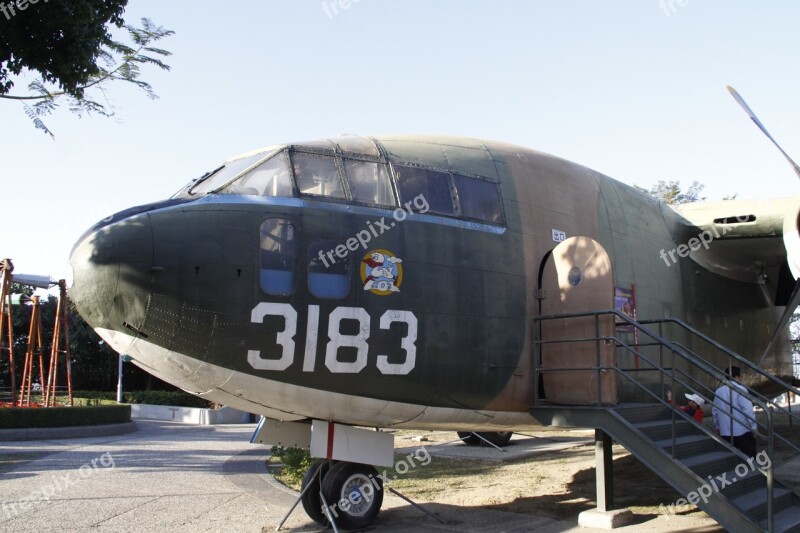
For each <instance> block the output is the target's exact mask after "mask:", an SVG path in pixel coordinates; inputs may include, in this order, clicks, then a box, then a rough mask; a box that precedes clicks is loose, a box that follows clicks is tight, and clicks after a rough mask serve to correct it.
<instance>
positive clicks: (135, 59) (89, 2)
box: [0, 0, 174, 137]
mask: <svg viewBox="0 0 800 533" xmlns="http://www.w3.org/2000/svg"><path fill="white" fill-rule="evenodd" d="M127 3H128V0H48V1H47V2H40V3H38V4H37V5H32V4H29V5H28V8H27V9H25V10H24V11H17V12H16V14H15V15H13V16H11V17H10V18H8V17H7V16H1V15H0V98H7V99H12V100H18V101H20V102H21V103H22V105H23V108H24V111H25V113H26V114H27V115H28V117H29V118H30V119H31V121H32V122H33V124H34V127H36V128H37V129H39V130H42V131H43V132H45V133H47V134H49V135H50V136H51V137H52V136H53V133H52V132H51V131H50V130H49V129H48V128H47V126H46V125H45V124H44V122H43V121H42V118H41V117H43V116H45V115H48V114H50V113H52V112H53V111H54V110H55V109H56V108H57V107H58V106H59V105H60V102H61V101H62V100H66V102H67V106H68V108H69V110H70V111H72V112H73V113H76V114H77V115H79V116H81V115H83V114H84V113H85V114H87V115H91V114H92V113H96V114H99V115H102V116H112V115H114V107H113V105H111V104H110V103H109V100H108V99H107V95H106V92H105V90H106V87H107V85H108V83H110V82H112V81H120V82H125V83H130V84H132V85H134V86H136V87H138V88H139V89H141V90H143V91H144V92H145V93H146V94H147V96H148V97H150V98H157V96H156V94H155V93H154V92H153V89H152V87H151V86H150V84H149V83H147V82H145V81H143V80H142V79H141V68H142V67H143V66H145V65H153V66H155V67H158V68H160V69H163V70H169V68H170V67H169V65H167V64H166V63H164V62H163V58H166V57H168V56H169V55H171V54H170V52H169V51H167V50H165V49H163V48H157V47H155V46H154V44H155V43H156V42H157V41H159V40H161V39H163V38H165V37H168V36H170V35H172V34H173V33H174V32H172V31H170V30H167V29H165V28H162V27H160V26H156V25H155V24H153V23H152V22H151V21H150V20H148V19H146V18H143V19H142V20H141V27H135V26H131V25H127V24H125V21H124V20H123V18H122V14H123V12H124V9H125V6H126V4H127ZM12 4H13V3H12ZM7 7H8V6H7ZM110 25H113V26H116V27H117V28H122V27H124V28H125V29H126V30H127V32H128V42H127V43H123V42H120V41H116V40H114V39H112V37H111V34H110V33H109V26H110ZM25 71H30V72H33V73H36V74H38V75H39V76H40V77H39V78H37V79H35V80H34V81H32V82H31V83H30V84H29V85H28V94H15V95H12V94H9V92H10V91H11V89H12V88H13V87H14V80H13V79H12V77H13V76H19V75H20V74H24V72H25ZM29 102H30V105H29Z"/></svg>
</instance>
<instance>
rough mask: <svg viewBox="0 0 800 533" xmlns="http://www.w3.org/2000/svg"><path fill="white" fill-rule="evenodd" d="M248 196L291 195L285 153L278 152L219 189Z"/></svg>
mask: <svg viewBox="0 0 800 533" xmlns="http://www.w3.org/2000/svg"><path fill="white" fill-rule="evenodd" d="M220 192H221V193H223V194H245V195H250V196H292V178H291V177H290V175H289V163H288V161H287V160H286V153H285V152H280V153H278V154H275V155H274V156H272V157H271V158H270V159H269V160H267V161H264V162H263V163H261V164H260V165H259V166H257V167H256V168H254V169H253V170H251V171H250V172H248V173H247V174H245V175H244V176H242V177H241V178H239V179H237V180H236V181H234V182H233V183H231V184H230V185H228V186H227V187H225V188H224V189H222V190H221V191H220Z"/></svg>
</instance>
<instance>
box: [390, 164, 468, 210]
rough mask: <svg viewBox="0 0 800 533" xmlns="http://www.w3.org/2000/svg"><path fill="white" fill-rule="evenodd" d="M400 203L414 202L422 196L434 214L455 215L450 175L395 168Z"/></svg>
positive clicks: (432, 171) (410, 168)
mask: <svg viewBox="0 0 800 533" xmlns="http://www.w3.org/2000/svg"><path fill="white" fill-rule="evenodd" d="M395 173H396V174H397V189H398V191H399V192H400V203H402V204H405V203H406V202H413V201H414V198H417V197H419V196H421V197H422V198H423V199H424V200H425V201H426V203H427V204H428V205H429V206H430V211H431V212H432V213H438V214H441V215H455V208H454V207H453V197H452V194H451V192H450V174H447V173H446V172H437V171H435V170H427V169H424V168H414V167H401V166H397V167H395Z"/></svg>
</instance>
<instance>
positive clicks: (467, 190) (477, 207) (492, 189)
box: [453, 174, 503, 224]
mask: <svg viewBox="0 0 800 533" xmlns="http://www.w3.org/2000/svg"><path fill="white" fill-rule="evenodd" d="M453 179H454V180H455V184H456V190H457V191H458V201H459V205H460V206H461V216H463V217H464V218H472V219H475V220H481V221H484V222H489V223H491V224H502V223H503V208H502V207H501V204H500V191H499V190H498V189H497V184H496V183H493V182H491V181H486V180H479V179H476V178H470V177H467V176H460V175H458V174H453Z"/></svg>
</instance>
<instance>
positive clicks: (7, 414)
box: [0, 405, 131, 429]
mask: <svg viewBox="0 0 800 533" xmlns="http://www.w3.org/2000/svg"><path fill="white" fill-rule="evenodd" d="M130 419H131V406H130V405H99V406H92V407H48V408H38V409H37V408H25V407H9V408H2V409H0V428H3V429H15V428H47V427H70V426H94V425H100V424H120V423H123V422H128V421H129V420H130Z"/></svg>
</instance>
